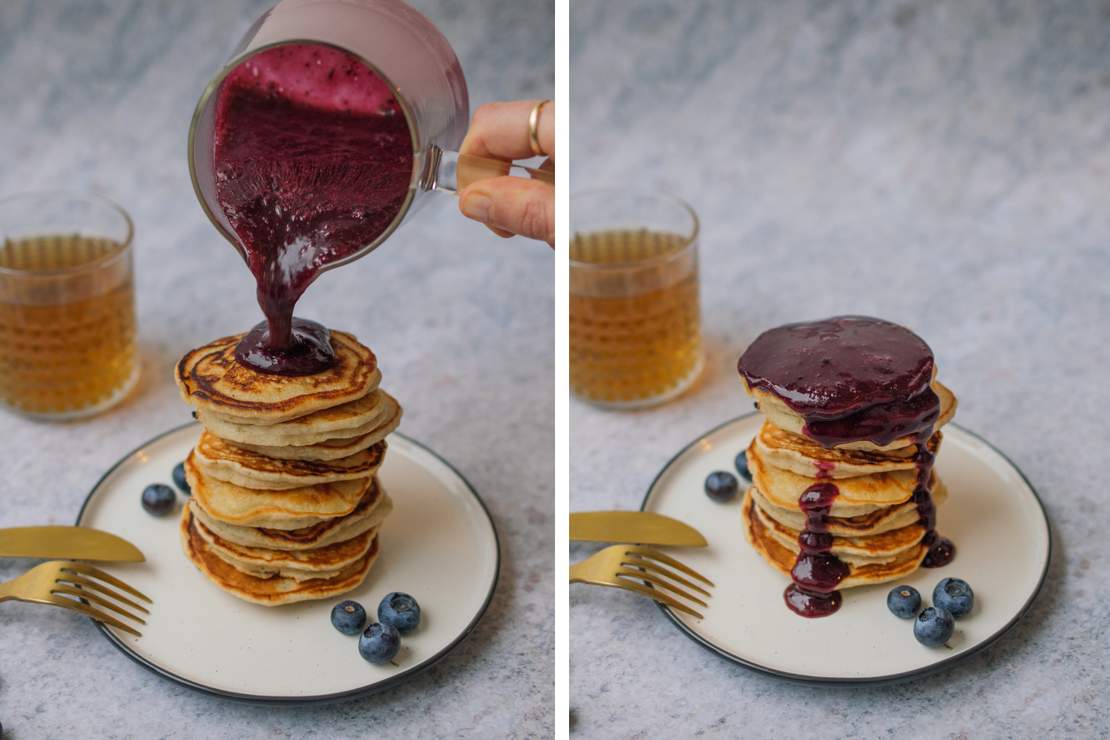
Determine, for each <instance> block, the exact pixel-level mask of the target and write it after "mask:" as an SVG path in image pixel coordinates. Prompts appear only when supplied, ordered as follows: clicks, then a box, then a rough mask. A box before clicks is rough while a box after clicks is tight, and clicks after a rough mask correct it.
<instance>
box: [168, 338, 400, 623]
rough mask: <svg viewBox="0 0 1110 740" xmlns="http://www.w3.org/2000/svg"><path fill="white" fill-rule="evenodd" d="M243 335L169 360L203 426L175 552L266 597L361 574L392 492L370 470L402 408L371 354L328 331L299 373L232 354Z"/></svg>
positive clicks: (301, 593) (250, 596) (332, 591)
mask: <svg viewBox="0 0 1110 740" xmlns="http://www.w3.org/2000/svg"><path fill="white" fill-rule="evenodd" d="M242 337H243V335H238V336H232V337H224V338H223V339H217V340H216V341H214V342H211V343H210V344H207V345H205V346H203V347H200V348H198V349H195V350H193V351H191V352H189V353H188V354H186V355H185V356H184V357H183V358H182V359H181V361H180V362H179V363H178V364H177V369H176V380H177V385H178V387H179V389H180V390H181V394H182V396H183V397H184V398H185V400H186V402H188V403H189V404H191V405H192V406H193V407H194V409H195V415H196V417H197V419H198V420H199V421H200V423H201V424H202V425H203V426H204V431H203V432H202V433H201V436H200V440H199V441H198V442H197V445H196V447H195V448H194V449H193V451H192V452H191V453H190V454H189V457H188V458H187V459H186V461H185V475H186V478H187V479H188V482H189V485H190V487H191V488H192V498H191V499H190V501H189V503H188V505H187V506H186V507H185V509H184V511H183V512H182V516H181V527H180V529H181V537H182V544H183V546H184V549H185V554H186V555H187V556H188V557H189V558H190V559H191V560H192V561H193V563H194V564H195V565H196V566H197V568H199V569H200V571H201V572H202V573H204V575H205V576H207V577H208V578H209V579H210V580H211V581H213V582H214V583H215V584H216V585H217V586H219V587H220V588H222V589H224V590H225V591H227V592H229V593H231V594H233V595H235V596H238V597H239V598H241V599H245V600H247V601H252V602H255V603H258V604H264V605H266V606H275V605H279V604H288V603H293V602H296V601H304V600H307V599H323V598H328V597H331V596H334V595H336V594H340V593H343V592H345V591H349V590H351V589H353V588H355V587H357V586H358V585H359V584H360V583H362V581H363V579H364V578H365V577H366V574H367V573H368V572H369V570H370V567H371V566H372V565H373V563H374V561H375V559H376V558H377V555H378V529H379V527H380V525H381V523H382V521H383V520H384V519H385V517H386V516H387V515H388V514H389V512H390V511H391V510H392V502H391V501H390V499H389V496H387V495H386V493H385V491H384V490H383V489H382V487H381V484H380V483H379V482H378V480H377V471H378V468H379V467H380V466H381V464H382V461H383V459H384V457H385V452H386V442H385V437H386V436H387V435H388V434H389V433H390V432H392V431H393V430H394V429H396V428H397V425H398V424H399V423H400V420H401V407H400V406H399V405H398V403H397V401H396V400H395V399H394V398H393V397H392V396H390V395H389V394H388V393H386V392H385V391H382V390H380V389H379V388H378V383H379V382H380V380H381V373H380V372H379V371H378V368H377V360H376V358H375V357H374V354H373V353H372V352H371V351H370V350H369V349H368V348H366V347H364V346H363V345H361V344H359V342H358V341H357V340H356V339H355V338H354V337H353V336H351V335H350V334H346V333H344V332H339V331H333V332H331V342H332V345H333V346H334V348H335V353H336V361H335V363H334V364H333V365H332V366H331V367H329V368H328V369H326V370H324V371H322V372H319V373H316V374H313V375H301V376H288V375H277V374H272V373H264V372H260V371H258V370H255V369H253V368H251V367H248V366H247V365H244V364H243V363H241V362H240V361H239V360H237V359H236V354H235V350H236V347H237V345H238V344H239V342H240V340H241V339H242Z"/></svg>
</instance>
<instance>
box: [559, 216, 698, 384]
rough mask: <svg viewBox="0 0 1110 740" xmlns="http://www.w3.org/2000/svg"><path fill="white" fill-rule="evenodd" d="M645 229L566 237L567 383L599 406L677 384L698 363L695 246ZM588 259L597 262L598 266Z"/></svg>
mask: <svg viewBox="0 0 1110 740" xmlns="http://www.w3.org/2000/svg"><path fill="white" fill-rule="evenodd" d="M689 247H690V245H689V240H688V239H687V238H686V237H683V236H681V235H678V234H670V233H663V232H654V231H646V230H627V231H599V232H594V233H587V234H576V235H575V236H574V238H573V239H572V240H571V245H570V257H571V260H572V261H575V262H580V263H586V264H585V265H582V266H576V265H572V267H571V281H570V282H571V290H570V382H571V390H573V391H574V393H575V394H577V395H579V396H581V397H583V398H586V399H589V400H592V401H596V402H599V403H602V404H611V405H618V406H619V405H622V404H629V405H633V404H636V403H637V402H640V401H645V400H651V399H664V398H667V397H669V396H670V395H672V394H673V393H674V392H675V391H677V390H681V389H682V388H683V387H685V386H686V385H687V384H689V383H690V382H691V380H692V376H694V375H696V374H697V372H698V371H699V370H700V369H701V363H702V347H701V328H700V325H701V324H700V314H699V305H698V271H697V258H696V252H695V251H694V250H693V249H690V248H689ZM593 265H598V266H604V267H603V268H602V269H597V268H593V267H592V266H593Z"/></svg>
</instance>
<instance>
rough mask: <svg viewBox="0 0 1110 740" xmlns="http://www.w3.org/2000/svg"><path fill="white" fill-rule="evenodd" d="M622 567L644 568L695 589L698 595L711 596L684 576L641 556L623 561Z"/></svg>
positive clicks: (634, 556)
mask: <svg viewBox="0 0 1110 740" xmlns="http://www.w3.org/2000/svg"><path fill="white" fill-rule="evenodd" d="M621 565H629V566H632V567H634V568H643V569H644V570H646V571H648V572H649V573H655V574H657V575H661V576H666V577H667V578H670V579H671V580H672V581H677V582H678V583H681V584H682V585H683V586H685V587H686V588H689V589H693V590H694V591H697V592H698V593H701V594H705V595H706V596H710V595H711V594H710V593H709V592H708V591H706V590H705V589H704V588H702V587H701V586H699V585H698V584H696V583H694V582H693V581H690V580H687V579H685V578H683V577H682V576H680V575H679V574H678V573H675V572H674V571H673V570H671V569H669V568H664V567H663V566H662V565H656V563H655V562H654V561H652V560H648V559H647V558H643V557H640V556H639V555H633V556H631V557H629V558H628V560H625V561H622V562H621Z"/></svg>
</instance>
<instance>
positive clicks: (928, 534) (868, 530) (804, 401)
mask: <svg viewBox="0 0 1110 740" xmlns="http://www.w3.org/2000/svg"><path fill="white" fill-rule="evenodd" d="M738 369H739V372H740V377H741V380H742V382H743V384H744V388H745V390H746V391H747V392H748V393H749V394H750V395H751V396H752V397H753V398H754V399H755V402H756V407H757V408H758V409H759V410H760V411H761V412H762V413H763V416H764V417H765V419H764V422H763V425H762V427H761V428H760V429H759V432H758V433H757V435H756V437H755V439H753V440H752V442H751V445H750V446H749V447H748V451H747V456H748V465H749V468H750V470H751V473H752V485H751V487H750V488H749V489H748V492H747V494H746V495H745V497H744V501H743V506H742V512H743V518H744V529H745V532H746V534H747V538H748V541H749V542H750V543H751V544H752V546H753V547H754V548H755V549H756V550H757V551H758V552H759V553H760V554H761V555H762V556H763V557H764V559H766V560H767V561H768V562H769V563H770V564H771V565H772V566H774V567H775V568H777V569H778V570H780V571H781V572H783V573H784V574H786V575H788V576H789V577H790V578H791V583H790V585H789V586H787V588H786V591H785V592H784V594H783V597H784V599H785V601H786V605H787V606H788V607H789V608H790V609H791V610H792V611H794V612H796V613H798V614H801V615H802V616H806V617H820V616H826V615H828V614H832V613H833V612H835V611H836V610H837V609H838V608H839V606H840V603H841V596H840V592H839V590H838V589H841V588H851V587H854V586H864V585H869V584H873V583H881V582H883V581H890V580H894V579H900V578H903V577H904V576H907V575H909V574H910V573H913V572H914V571H915V570H917V568H918V567H919V566H921V565H922V564H924V565H925V566H926V567H929V566H940V565H944V564H946V563H947V562H949V561H950V560H951V558H952V556H953V554H954V552H955V548H954V546H953V545H952V543H951V542H950V541H948V540H947V539H945V538H943V537H939V536H937V534H936V506H937V505H939V504H940V503H942V502H943V501H944V500H945V498H946V497H947V491H946V489H945V487H944V484H943V483H942V482H941V480H940V479H939V478H938V477H937V475H936V474H935V473H934V472H933V461H934V459H935V457H936V454H937V451H938V449H939V448H940V443H941V438H942V436H941V432H940V431H939V430H940V427H941V426H943V425H944V424H945V423H947V422H948V421H949V420H950V419H951V418H952V416H953V414H954V413H955V411H956V398H955V396H953V394H952V392H951V391H949V390H948V389H947V388H946V387H944V386H943V385H941V384H940V383H939V382H937V380H936V377H935V376H936V365H935V362H934V359H933V353H932V350H930V349H929V346H928V345H927V344H925V342H924V341H923V340H922V339H921V338H920V337H918V336H917V335H916V334H914V333H913V332H911V331H910V330H909V329H906V328H905V327H902V326H899V325H897V324H892V323H890V322H887V321H883V320H881V319H874V318H870V317H866V316H837V317H834V318H831V319H825V320H823V321H811V322H803V323H797V324H787V325H785V326H781V327H778V328H775V329H771V330H769V331H767V332H764V333H763V334H761V335H760V336H759V337H758V338H756V340H755V341H754V342H753V343H752V344H751V346H750V347H749V348H748V349H747V351H745V352H744V354H743V355H742V356H741V357H740V360H739V362H738Z"/></svg>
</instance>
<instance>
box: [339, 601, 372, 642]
mask: <svg viewBox="0 0 1110 740" xmlns="http://www.w3.org/2000/svg"><path fill="white" fill-rule="evenodd" d="M331 624H332V626H333V627H335V628H336V629H337V630H339V631H340V632H342V633H343V634H345V635H357V634H358V633H359V632H362V628H363V626H365V624H366V610H365V609H363V608H362V604H360V603H358V602H357V601H350V600H347V601H344V602H342V603H340V604H336V605H335V606H334V607H332V610H331Z"/></svg>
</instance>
